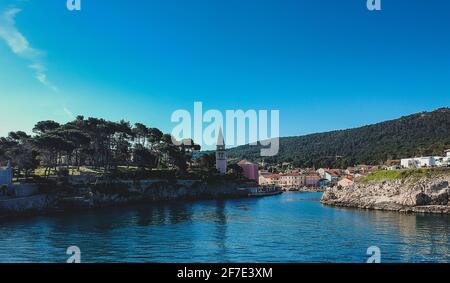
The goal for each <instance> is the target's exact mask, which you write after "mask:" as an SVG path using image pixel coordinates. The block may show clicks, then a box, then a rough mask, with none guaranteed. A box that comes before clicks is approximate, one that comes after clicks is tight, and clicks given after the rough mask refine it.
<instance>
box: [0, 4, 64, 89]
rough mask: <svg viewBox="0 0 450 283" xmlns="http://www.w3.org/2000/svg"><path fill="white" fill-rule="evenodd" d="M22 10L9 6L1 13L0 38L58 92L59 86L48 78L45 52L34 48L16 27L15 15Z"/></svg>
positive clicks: (39, 79)
mask: <svg viewBox="0 0 450 283" xmlns="http://www.w3.org/2000/svg"><path fill="white" fill-rule="evenodd" d="M21 11H22V10H21V9H18V8H9V9H7V10H5V11H3V12H2V13H1V14H0V38H2V39H3V40H4V41H5V42H6V44H7V45H8V46H9V48H10V49H11V51H12V52H13V53H14V54H16V55H17V56H19V57H21V58H24V59H26V60H28V61H29V62H30V64H29V65H28V67H29V68H30V69H32V70H33V71H34V72H35V77H36V79H37V80H38V81H39V82H40V83H42V84H43V85H44V86H46V87H48V88H49V89H51V90H52V91H54V92H57V91H58V88H57V87H56V86H55V85H54V84H53V83H51V82H50V81H49V80H48V78H47V74H46V67H45V63H44V53H43V52H42V51H41V50H38V49H35V48H33V47H32V46H31V45H30V43H29V42H28V40H27V39H26V37H25V36H24V35H23V34H22V33H21V32H20V31H19V30H18V29H17V27H16V22H15V17H16V15H17V14H19V13H20V12H21Z"/></svg>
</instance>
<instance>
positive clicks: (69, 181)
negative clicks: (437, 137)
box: [0, 117, 450, 211]
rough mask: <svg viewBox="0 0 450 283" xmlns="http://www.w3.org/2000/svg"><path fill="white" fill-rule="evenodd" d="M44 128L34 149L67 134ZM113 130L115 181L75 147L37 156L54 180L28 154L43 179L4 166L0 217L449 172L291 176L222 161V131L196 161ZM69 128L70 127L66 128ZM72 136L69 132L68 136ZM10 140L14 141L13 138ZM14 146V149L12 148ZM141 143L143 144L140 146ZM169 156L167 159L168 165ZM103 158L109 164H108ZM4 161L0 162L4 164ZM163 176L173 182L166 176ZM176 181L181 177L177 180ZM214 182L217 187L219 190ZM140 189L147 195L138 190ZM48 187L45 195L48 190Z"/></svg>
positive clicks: (371, 168) (282, 169)
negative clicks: (121, 145)
mask: <svg viewBox="0 0 450 283" xmlns="http://www.w3.org/2000/svg"><path fill="white" fill-rule="evenodd" d="M89 122H90V123H99V124H100V123H104V121H102V120H93V119H91V120H87V121H86V120H84V119H83V117H80V118H79V119H78V120H77V121H75V122H74V123H78V124H81V125H82V126H83V123H89ZM42 123H43V125H44V126H43V125H42V124H39V123H38V125H37V127H39V126H41V127H42V128H43V129H44V130H41V132H40V134H41V136H38V137H37V138H36V139H37V140H38V141H39V138H42V137H44V138H53V136H49V135H50V134H52V135H61V136H63V135H62V134H61V133H60V132H58V131H61V130H60V127H67V125H66V126H60V125H56V124H55V125H54V124H53V123H54V122H53V123H51V122H49V121H44V122H42ZM48 124H51V126H52V127H53V128H52V130H51V131H49V132H45V131H46V129H47V128H49V125H48ZM69 125H70V124H69ZM82 126H79V127H82ZM119 126H121V128H120V131H122V133H123V131H124V130H123V128H125V129H126V130H125V132H126V133H127V134H128V135H129V138H130V140H131V141H132V142H133V143H134V145H133V144H132V143H129V142H127V141H125V145H126V146H128V147H131V148H133V150H132V151H131V152H129V153H130V154H129V155H126V159H125V161H126V160H129V161H127V162H128V165H127V166H123V165H122V166H121V167H120V166H116V167H115V168H114V167H111V170H112V171H111V172H114V174H115V175H114V176H112V175H111V173H109V172H107V171H106V170H105V171H103V172H101V171H100V172H99V171H95V170H94V169H95V168H96V167H95V166H88V165H89V161H88V160H92V159H93V158H92V156H87V157H85V161H84V162H86V164H80V157H79V154H80V152H81V151H77V148H76V147H74V148H70V149H72V150H74V153H75V154H73V152H71V151H68V150H65V151H61V153H56V155H55V153H53V152H51V150H52V149H54V150H55V151H56V150H57V147H55V148H48V147H47V148H45V150H43V151H42V153H41V155H43V156H44V157H45V155H48V156H50V157H52V156H56V159H55V160H56V161H55V162H54V164H52V167H53V173H50V170H49V169H51V168H49V166H50V165H49V164H48V161H46V159H38V158H36V157H38V156H39V155H37V156H35V155H34V153H33V154H30V156H31V158H32V159H33V162H38V163H37V164H35V165H34V167H33V168H34V169H33V170H34V172H35V173H34V175H35V174H36V172H37V171H42V169H43V168H45V170H44V177H45V178H42V177H40V176H34V178H35V179H34V180H38V182H36V181H33V179H31V180H30V179H29V178H27V177H26V175H25V177H23V176H22V177H21V176H20V168H15V167H14V164H12V163H11V161H10V160H8V161H7V164H6V167H0V210H2V209H3V210H5V209H6V210H19V211H20V210H23V209H24V207H25V210H28V209H29V210H35V209H36V207H39V209H46V208H47V207H63V208H64V207H67V205H66V203H71V204H73V203H76V204H75V205H74V206H77V207H85V206H87V207H96V206H98V205H99V203H103V204H105V203H107V204H108V205H114V204H115V203H128V202H133V201H135V200H142V201H143V200H149V199H151V200H168V199H178V198H194V199H195V198H201V197H263V196H271V195H275V194H279V193H282V192H283V191H299V192H324V191H326V190H327V189H332V188H348V187H352V186H353V185H354V184H355V183H356V182H358V181H359V180H362V179H364V178H366V177H367V176H369V174H371V173H374V172H379V171H393V170H401V169H413V168H435V167H449V166H450V149H449V150H446V151H445V152H444V156H427V157H414V158H405V159H401V160H388V161H386V162H385V164H384V165H365V164H359V165H355V166H352V167H348V168H346V169H343V168H318V169H316V168H295V167H294V166H293V165H292V164H291V163H282V164H268V163H265V162H260V163H255V162H252V161H249V160H245V159H244V160H235V159H230V158H228V157H227V152H226V145H225V140H224V137H223V134H222V131H220V133H219V135H218V140H217V145H216V151H215V152H214V153H209V154H208V153H200V152H199V150H200V147H199V146H196V145H195V143H193V141H192V145H191V146H189V147H186V146H185V145H183V144H182V145H181V146H176V145H174V144H172V143H171V142H170V136H168V135H163V134H162V133H161V132H160V131H159V130H157V129H150V128H146V127H145V126H144V125H142V124H136V128H134V129H131V128H130V127H129V126H128V125H127V124H126V123H124V122H120V124H119ZM71 127H73V126H72V125H71ZM116 127H117V126H116ZM63 130H64V131H63V134H65V135H67V132H65V131H66V130H65V129H64V128H63ZM71 131H73V130H72V129H71ZM96 131H97V130H94V131H93V133H91V135H92V136H94V138H95V137H96V136H95V133H96ZM116 131H119V130H116ZM72 134H73V132H72ZM76 134H77V136H76V137H75V139H76V140H79V139H80V136H81V137H84V138H86V139H87V141H86V145H87V146H89V145H92V141H91V142H89V139H94V138H91V137H89V136H87V137H85V136H83V135H84V134H83V133H79V132H76ZM155 135H156V138H155ZM16 136H18V137H17V138H16ZM63 137H64V136H63ZM15 139H16V140H18V141H15ZM32 139H33V138H32V137H31V136H28V135H26V134H25V133H23V132H17V133H11V134H10V137H9V138H8V139H4V140H3V141H4V143H5V144H6V145H9V146H10V147H12V148H14V145H17V146H19V147H20V146H23V145H24V144H27V143H29V144H31V145H35V144H39V143H38V142H36V141H33V140H32ZM117 139H118V142H119V141H120V142H124V140H123V137H121V136H118V138H117ZM147 139H148V142H146V140H147ZM136 140H137V142H136ZM5 141H6V142H5ZM58 141H59V140H58ZM150 141H151V142H150ZM14 142H16V143H14ZM11 144H12V145H13V146H11ZM79 147H80V149H82V145H79ZM49 149H50V150H49ZM22 150H23V149H22ZM107 150H110V151H111V153H110V154H112V155H114V154H116V153H115V151H116V150H117V149H116V148H114V147H113V148H111V149H108V148H107ZM4 151H7V150H4ZM11 152H12V153H10V156H14V153H15V152H17V151H14V150H11ZM25 152H26V151H25ZM194 152H197V153H200V154H199V156H198V157H197V158H193V155H194V154H193V153H194ZM126 153H128V151H127V152H126ZM20 154H21V155H20ZM20 154H19V155H18V156H15V158H16V160H19V162H20V161H21V158H23V155H25V154H24V153H20ZM122 154H123V152H122ZM153 154H155V155H156V154H158V155H159V157H157V158H155V156H154V155H153ZM141 155H142V156H141ZM170 155H172V156H173V157H171V158H170V159H168V157H169V156H170ZM119 156H121V155H119ZM106 157H107V158H109V157H108V156H106ZM121 157H122V156H121ZM89 158H91V159H89ZM164 158H165V159H166V160H167V161H166V162H167V166H169V167H167V169H160V168H154V166H158V167H159V165H160V164H161V163H163V161H164ZM3 159H4V160H5V158H3ZM106 160H107V159H106ZM125 161H122V162H125ZM16 162H17V161H16ZM130 163H131V164H136V165H137V167H136V166H130V165H129V164H130ZM106 164H107V163H106ZM155 164H156V165H155ZM93 165H94V164H93ZM147 166H148V167H147ZM146 167H147V168H146ZM152 167H153V168H152ZM104 168H105V169H106V168H108V166H104ZM119 170H125V172H123V173H119V172H118V171H119ZM47 171H48V172H49V173H47ZM15 172H18V176H17V177H16V181H15V182H13V180H14V175H15V174H14V173H15ZM71 172H72V174H71ZM168 173H170V174H169V175H170V176H172V177H167V176H164V175H167V174H168ZM180 173H181V174H180ZM139 174H140V175H142V174H143V176H141V177H138V176H139ZM178 175H179V176H180V177H177V176H178ZM130 178H131V179H130ZM136 178H137V179H136ZM173 178H175V183H176V185H174V184H173ZM205 178H206V179H205ZM128 180H129V181H128ZM171 180H172V181H171ZM130 181H131V182H132V183H130ZM216 181H218V183H221V184H219V185H218V184H217V182H216ZM211 182H212V183H214V182H216V184H215V185H210V184H211ZM141 183H143V184H144V185H142V184H141ZM43 184H44V187H46V188H47V189H46V190H47V192H46V193H43V192H42V185H43ZM118 184H120V186H121V188H122V189H121V191H119V192H117V191H116V190H115V187H117V186H118ZM198 184H202V186H203V187H202V188H201V189H199V186H198ZM99 186H106V187H107V188H106V190H105V189H104V188H103V189H99ZM144 186H146V187H145V188H143V187H144ZM48 187H50V190H49V189H48ZM155 188H157V189H155ZM193 188H195V189H193ZM68 189H69V190H68ZM49 192H50V193H49ZM61 192H63V193H61ZM105 192H106V193H105ZM136 192H139V194H140V195H139V196H138V197H136V196H135V195H134V196H133V197H130V196H129V195H130V194H131V195H132V194H133V193H136ZM52 194H53V195H52ZM56 195H58V197H56ZM61 195H62V196H61ZM49 196H50V199H49ZM55 199H56V200H55ZM118 199H119V200H120V201H118ZM55 203H57V204H55ZM61 204H64V205H61Z"/></svg>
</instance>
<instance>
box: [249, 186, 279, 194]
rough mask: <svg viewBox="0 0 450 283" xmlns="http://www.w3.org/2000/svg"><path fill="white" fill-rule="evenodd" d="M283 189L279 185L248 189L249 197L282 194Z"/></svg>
mask: <svg viewBox="0 0 450 283" xmlns="http://www.w3.org/2000/svg"><path fill="white" fill-rule="evenodd" d="M282 193H283V191H282V190H281V189H280V188H278V187H275V186H273V187H254V188H249V189H248V196H249V197H267V196H274V195H279V194H282Z"/></svg>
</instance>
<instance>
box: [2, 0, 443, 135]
mask: <svg viewBox="0 0 450 283" xmlns="http://www.w3.org/2000/svg"><path fill="white" fill-rule="evenodd" d="M365 2H366V1H365V0H351V1H348V0H345V1H344V0H341V1H337V0H146V1H142V0H127V1H125V0H120V1H119V0H117V1H114V0H109V1H107V0H96V1H89V0H82V9H83V10H82V11H81V12H70V11H68V10H67V9H66V0H39V1H38V0H28V1H24V0H22V1H18V0H15V1H13V0H10V1H8V0H0V98H1V100H0V101H1V105H0V121H1V123H0V135H5V134H6V133H7V132H8V131H11V130H17V129H21V130H26V131H30V130H31V129H32V127H33V125H34V123H35V122H37V121H39V120H48V119H53V120H56V121H59V122H66V121H69V120H71V119H72V117H73V116H74V115H79V114H81V115H85V116H95V117H103V118H107V119H111V120H120V119H122V118H124V119H127V120H130V121H132V122H137V121H141V122H144V123H146V124H148V125H151V126H155V127H160V128H161V129H163V130H164V131H166V132H170V131H171V129H172V127H173V124H172V123H171V122H170V116H171V114H172V112H173V111H175V110H177V109H187V110H190V111H193V103H194V101H201V102H203V104H204V108H206V109H219V110H227V109H243V110H247V109H256V110H258V109H268V110H271V109H277V110H280V122H281V125H280V126H281V127H280V132H281V135H282V136H292V135H301V134H306V133H312V132H321V131H328V130H334V129H342V128H350V127H356V126H361V125H365V124H370V123H373V122H378V121H382V120H388V119H392V118H397V117H399V116H401V115H405V114H410V113H414V112H419V111H424V110H433V109H435V108H439V107H443V106H449V104H450V103H449V102H450V52H449V50H450V30H449V29H450V16H449V14H450V1H446V0H382V8H383V10H382V11H379V12H369V11H368V10H367V9H366V3H365Z"/></svg>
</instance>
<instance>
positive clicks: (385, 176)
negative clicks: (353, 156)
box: [358, 168, 450, 183]
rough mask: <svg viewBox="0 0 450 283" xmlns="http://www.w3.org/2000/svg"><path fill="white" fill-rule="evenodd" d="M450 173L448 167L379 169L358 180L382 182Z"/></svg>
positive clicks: (361, 181)
mask: <svg viewBox="0 0 450 283" xmlns="http://www.w3.org/2000/svg"><path fill="white" fill-rule="evenodd" d="M440 174H447V175H450V169H448V168H418V169H399V170H379V171H375V172H372V173H370V174H369V175H367V176H366V177H364V178H362V179H361V180H359V181H358V182H360V183H367V182H381V181H392V180H406V179H408V180H417V179H420V178H424V177H433V176H434V175H440Z"/></svg>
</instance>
